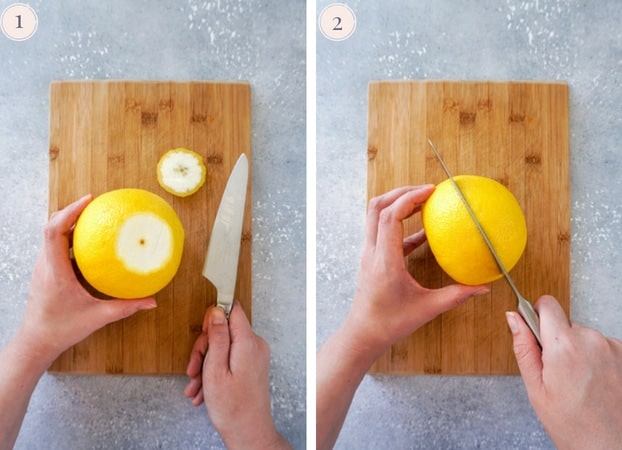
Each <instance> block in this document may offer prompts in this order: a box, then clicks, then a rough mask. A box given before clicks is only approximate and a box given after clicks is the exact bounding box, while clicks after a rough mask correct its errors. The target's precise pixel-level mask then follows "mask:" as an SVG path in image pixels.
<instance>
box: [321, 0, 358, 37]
mask: <svg viewBox="0 0 622 450" xmlns="http://www.w3.org/2000/svg"><path fill="white" fill-rule="evenodd" d="M318 24H319V27H320V31H321V32H322V34H323V35H324V37H326V38H327V39H330V40H331V41H343V40H345V39H348V38H349V37H350V36H352V33H354V29H355V28H356V16H355V15H354V11H352V9H350V7H349V6H347V5H344V4H343V3H332V4H330V5H328V6H327V7H326V8H324V9H323V10H322V12H321V13H320V18H319V21H318Z"/></svg>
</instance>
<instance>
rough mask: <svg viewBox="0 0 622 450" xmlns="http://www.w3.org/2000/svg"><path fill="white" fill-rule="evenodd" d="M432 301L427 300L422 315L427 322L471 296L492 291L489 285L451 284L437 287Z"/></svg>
mask: <svg viewBox="0 0 622 450" xmlns="http://www.w3.org/2000/svg"><path fill="white" fill-rule="evenodd" d="M432 292H433V295H432V297H431V299H430V301H428V302H426V304H425V308H424V311H423V313H422V317H424V318H425V319H426V322H428V321H430V320H432V319H434V318H435V317H436V316H438V315H439V314H442V313H444V312H446V311H449V310H450V309H453V308H455V307H456V306H459V305H462V304H463V303H465V302H466V301H467V300H469V299H470V298H473V297H476V296H478V295H484V294H487V293H489V292H490V288H489V287H488V286H483V285H482V286H466V285H463V284H450V285H449V286H445V287H443V288H440V289H436V290H434V291H432Z"/></svg>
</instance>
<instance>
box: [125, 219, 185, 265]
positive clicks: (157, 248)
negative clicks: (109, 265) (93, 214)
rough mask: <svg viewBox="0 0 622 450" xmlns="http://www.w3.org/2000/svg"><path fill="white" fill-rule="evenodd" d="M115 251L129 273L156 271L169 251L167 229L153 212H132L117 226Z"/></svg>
mask: <svg viewBox="0 0 622 450" xmlns="http://www.w3.org/2000/svg"><path fill="white" fill-rule="evenodd" d="M115 251H116V254H117V257H118V258H119V259H120V260H121V261H122V262H123V264H124V265H125V267H126V268H127V269H128V270H130V271H132V272H137V273H144V274H146V273H150V272H153V271H155V270H158V269H160V268H161V267H162V266H164V265H165V264H166V263H167V262H168V260H169V259H170V258H171V255H172V252H173V234H172V231H171V228H170V227H169V225H168V224H167V223H166V222H165V221H164V220H163V219H161V218H160V217H158V216H156V215H155V214H151V213H138V214H134V215H132V216H130V217H128V218H127V219H126V220H125V222H123V224H122V225H121V226H120V227H119V231H118V234H117V241H116V243H115Z"/></svg>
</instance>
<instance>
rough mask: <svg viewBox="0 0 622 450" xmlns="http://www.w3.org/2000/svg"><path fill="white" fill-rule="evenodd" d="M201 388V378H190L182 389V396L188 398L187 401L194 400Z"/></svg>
mask: <svg viewBox="0 0 622 450" xmlns="http://www.w3.org/2000/svg"><path fill="white" fill-rule="evenodd" d="M202 387H203V380H202V379H201V377H192V378H190V381H188V384H187V385H186V387H185V389H184V396H185V397H188V398H189V399H194V398H195V397H196V396H197V394H198V393H199V392H200V391H201V390H202V389H201V388H202Z"/></svg>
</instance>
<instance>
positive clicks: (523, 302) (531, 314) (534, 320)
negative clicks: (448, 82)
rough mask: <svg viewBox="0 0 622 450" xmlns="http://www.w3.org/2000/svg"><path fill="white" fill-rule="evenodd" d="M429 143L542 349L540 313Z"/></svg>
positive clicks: (443, 162)
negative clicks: (505, 264) (522, 289)
mask: <svg viewBox="0 0 622 450" xmlns="http://www.w3.org/2000/svg"><path fill="white" fill-rule="evenodd" d="M428 143H429V144H430V147H432V151H434V154H435V155H436V158H437V159H438V161H439V162H440V163H441V166H442V167H443V170H444V171H445V173H446V174H447V176H448V177H449V180H450V181H451V184H452V185H453V187H454V189H455V190H456V192H457V193H458V195H459V196H460V199H461V200H462V203H463V204H464V206H465V208H466V210H467V211H468V212H469V215H470V216H471V218H472V219H473V222H475V226H476V227H477V229H478V230H479V232H480V234H481V235H482V238H484V242H485V243H486V245H487V246H488V249H489V250H490V253H492V256H493V258H494V259H495V262H496V263H497V266H499V270H501V273H502V274H503V276H504V277H505V279H506V280H507V282H508V284H509V285H510V287H511V288H512V291H514V295H516V298H517V299H518V312H519V313H520V315H521V316H523V319H525V322H526V323H527V325H528V326H529V329H530V330H531V332H532V333H533V335H534V336H535V337H536V340H537V341H538V344H540V347H542V341H541V339H540V319H539V318H538V313H537V312H536V310H535V309H533V306H532V305H531V302H530V301H529V300H527V299H526V298H525V297H523V296H522V295H521V293H520V292H519V291H518V288H517V287H516V285H515V284H514V280H512V277H510V274H509V273H508V271H507V269H506V268H505V266H504V265H503V262H502V261H501V258H499V255H498V254H497V252H496V251H495V248H494V246H493V245H492V242H490V239H489V238H488V235H487V234H486V232H485V231H484V228H483V227H482V224H481V223H480V222H479V220H478V219H477V216H476V215H475V213H474V212H473V210H472V209H471V205H469V202H468V201H467V199H466V197H465V196H464V194H463V193H462V191H461V190H460V187H459V186H458V183H456V180H454V177H453V176H452V175H451V172H449V169H448V168H447V165H446V164H445V161H443V158H442V157H441V154H440V153H439V152H438V150H437V149H436V147H435V146H434V144H433V143H432V141H431V140H430V139H428Z"/></svg>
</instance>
